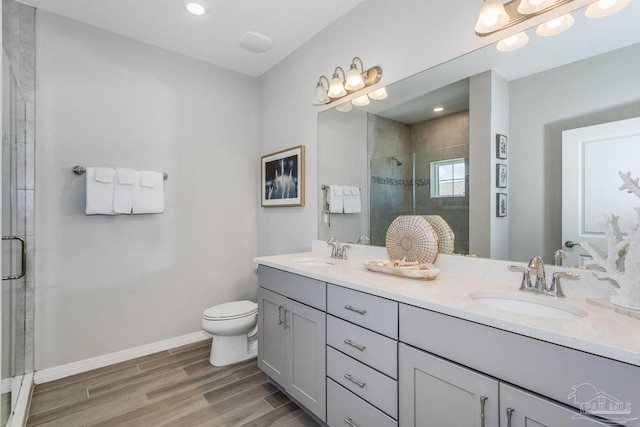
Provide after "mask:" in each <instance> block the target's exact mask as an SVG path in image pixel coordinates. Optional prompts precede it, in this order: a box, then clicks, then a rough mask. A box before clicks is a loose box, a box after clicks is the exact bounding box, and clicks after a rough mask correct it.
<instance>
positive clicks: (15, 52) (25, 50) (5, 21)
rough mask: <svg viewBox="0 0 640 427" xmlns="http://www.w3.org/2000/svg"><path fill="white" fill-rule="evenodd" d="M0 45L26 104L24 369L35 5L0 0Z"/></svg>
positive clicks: (28, 368) (30, 295)
mask: <svg viewBox="0 0 640 427" xmlns="http://www.w3.org/2000/svg"><path fill="white" fill-rule="evenodd" d="M2 45H3V48H4V50H5V51H6V52H7V56H8V57H9V62H10V64H11V68H12V70H13V73H14V75H15V77H16V80H17V83H18V87H19V88H20V92H22V96H23V97H24V100H25V104H26V112H25V113H26V121H25V122H24V126H25V129H24V133H23V134H24V135H25V136H24V138H20V139H19V140H18V147H17V167H18V181H17V190H18V191H17V198H18V206H17V208H18V216H19V217H26V221H25V222H21V223H20V224H21V225H20V227H19V228H18V234H19V235H20V236H24V237H26V240H27V250H28V252H27V274H26V276H25V277H24V278H23V279H22V280H25V282H24V286H18V289H19V291H20V292H22V293H24V294H23V295H22V294H19V295H18V297H19V298H22V297H23V298H24V301H25V304H24V310H25V313H24V322H25V335H24V344H25V360H24V364H25V366H24V372H32V371H33V354H34V352H33V342H34V290H35V277H34V274H35V269H34V265H33V260H34V252H33V248H34V244H35V234H34V193H35V179H34V178H35V142H36V141H35V120H34V117H35V9H34V8H33V7H31V6H26V5H24V4H22V3H18V2H16V1H14V0H2Z"/></svg>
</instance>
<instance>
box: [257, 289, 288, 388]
mask: <svg viewBox="0 0 640 427" xmlns="http://www.w3.org/2000/svg"><path fill="white" fill-rule="evenodd" d="M287 302H288V300H287V298H285V297H283V296H282V295H278V294H276V293H273V292H271V291H268V290H266V289H264V288H258V367H259V368H260V369H262V370H263V371H264V372H265V373H266V374H267V375H269V376H270V377H271V378H273V380H274V381H275V382H277V383H278V384H280V385H281V386H283V387H286V383H287V378H288V377H287V364H288V352H287V341H288V340H287V330H286V329H285V324H284V319H285V311H286V305H287Z"/></svg>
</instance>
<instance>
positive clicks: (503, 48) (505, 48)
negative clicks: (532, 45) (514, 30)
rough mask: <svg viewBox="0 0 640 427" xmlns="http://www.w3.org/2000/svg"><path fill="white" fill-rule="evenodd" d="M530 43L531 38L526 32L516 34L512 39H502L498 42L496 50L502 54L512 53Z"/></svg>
mask: <svg viewBox="0 0 640 427" xmlns="http://www.w3.org/2000/svg"><path fill="white" fill-rule="evenodd" d="M528 42H529V36H528V35H527V33H525V32H524V31H523V32H521V33H518V34H514V35H512V36H511V37H507V38H506V39H502V40H500V41H499V42H498V45H497V46H496V48H497V49H498V50H499V51H500V52H510V51H512V50H516V49H520V48H521V47H522V46H524V45H526V44H527V43H528Z"/></svg>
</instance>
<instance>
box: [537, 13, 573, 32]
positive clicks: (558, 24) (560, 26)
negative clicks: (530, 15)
mask: <svg viewBox="0 0 640 427" xmlns="http://www.w3.org/2000/svg"><path fill="white" fill-rule="evenodd" d="M574 22H575V20H574V19H573V16H571V14H570V13H567V14H566V15H562V16H559V17H557V18H553V19H551V20H549V21H547V22H545V23H544V24H540V25H539V26H538V28H537V29H536V34H537V35H539V36H542V37H547V36H555V35H556V34H560V33H562V32H564V31H567V30H568V29H569V28H571V27H572V26H573V23H574Z"/></svg>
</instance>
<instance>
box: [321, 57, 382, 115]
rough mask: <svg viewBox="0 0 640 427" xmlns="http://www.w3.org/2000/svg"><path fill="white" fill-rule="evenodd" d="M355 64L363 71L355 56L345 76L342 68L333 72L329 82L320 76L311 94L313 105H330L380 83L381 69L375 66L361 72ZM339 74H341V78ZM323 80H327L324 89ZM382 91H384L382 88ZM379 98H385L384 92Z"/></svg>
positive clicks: (358, 59) (359, 60)
mask: <svg viewBox="0 0 640 427" xmlns="http://www.w3.org/2000/svg"><path fill="white" fill-rule="evenodd" d="M357 63H360V68H361V69H363V70H364V66H363V65H362V60H361V59H360V58H358V57H357V56H356V57H355V58H353V61H351V67H350V68H349V72H348V73H346V74H345V72H344V70H343V69H342V67H336V69H335V71H334V72H333V77H332V78H331V81H329V80H328V79H327V78H326V77H324V76H321V77H320V78H319V79H318V83H317V84H316V88H315V91H314V94H313V101H312V102H313V104H314V105H323V104H328V103H331V102H333V101H336V100H338V99H340V98H342V97H344V96H347V95H350V94H352V93H354V92H357V91H359V90H361V89H363V88H366V87H369V86H373V85H374V84H376V83H378V82H379V81H380V78H381V77H382V68H380V67H378V66H375V67H372V68H369V69H368V70H364V71H362V72H361V70H360V69H358V65H357ZM340 74H342V76H341V75H340ZM323 78H324V79H325V80H327V87H326V88H325V87H324V84H323V81H322V79H323ZM382 89H383V91H384V88H382ZM365 96H366V95H365ZM379 96H383V97H382V98H380V99H384V98H386V91H384V93H381V94H380V95H379ZM371 99H376V98H371ZM361 102H364V101H361ZM355 105H357V104H355ZM362 105H366V104H362Z"/></svg>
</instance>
